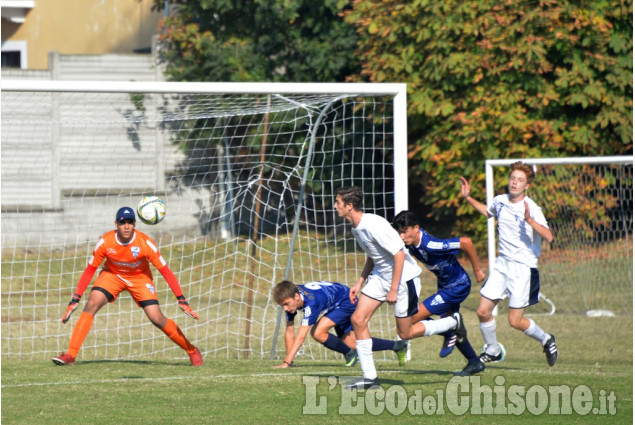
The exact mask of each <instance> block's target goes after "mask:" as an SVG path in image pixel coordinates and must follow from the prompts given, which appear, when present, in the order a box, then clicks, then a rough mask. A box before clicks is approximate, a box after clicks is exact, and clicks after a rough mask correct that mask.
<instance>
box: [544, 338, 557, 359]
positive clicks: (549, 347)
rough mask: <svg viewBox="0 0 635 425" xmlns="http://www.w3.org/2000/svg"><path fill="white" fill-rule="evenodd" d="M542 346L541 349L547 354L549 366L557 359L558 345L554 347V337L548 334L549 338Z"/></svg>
mask: <svg viewBox="0 0 635 425" xmlns="http://www.w3.org/2000/svg"><path fill="white" fill-rule="evenodd" d="M543 347H544V348H543V351H544V352H545V355H546V356H547V363H549V366H553V365H555V364H556V361H558V347H556V337H555V336H553V335H551V334H549V339H548V340H547V342H545V345H543Z"/></svg>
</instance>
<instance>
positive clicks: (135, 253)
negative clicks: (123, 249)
mask: <svg viewBox="0 0 635 425" xmlns="http://www.w3.org/2000/svg"><path fill="white" fill-rule="evenodd" d="M130 251H132V256H133V257H134V258H135V259H136V258H137V257H138V256H139V253H140V252H141V248H139V247H138V246H133V247H131V248H130Z"/></svg>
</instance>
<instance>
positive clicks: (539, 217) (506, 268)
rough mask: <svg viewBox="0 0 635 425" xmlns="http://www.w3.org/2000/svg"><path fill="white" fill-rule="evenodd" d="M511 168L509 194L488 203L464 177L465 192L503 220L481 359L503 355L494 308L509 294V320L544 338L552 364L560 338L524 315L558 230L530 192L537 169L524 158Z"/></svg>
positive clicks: (485, 292) (485, 298)
mask: <svg viewBox="0 0 635 425" xmlns="http://www.w3.org/2000/svg"><path fill="white" fill-rule="evenodd" d="M510 168H511V172H510V174H509V185H508V193H507V194H505V195H498V196H496V197H495V198H494V202H493V203H492V204H491V205H489V206H486V205H485V204H483V203H481V202H479V201H477V200H475V199H474V198H472V197H471V196H470V184H469V182H468V181H467V180H466V179H465V178H463V177H461V193H462V195H463V197H464V198H465V199H466V200H467V201H468V202H469V203H470V205H472V207H474V208H475V209H476V210H477V211H478V212H479V213H481V214H483V215H484V216H485V217H487V218H490V217H496V219H497V222H498V241H499V242H498V243H499V246H498V257H497V258H496V263H495V266H494V270H493V271H492V273H491V275H490V277H489V279H487V282H485V284H484V285H483V287H482V288H481V301H480V304H479V307H478V310H477V312H476V313H477V315H478V319H479V322H480V328H481V333H482V334H483V339H484V340H485V344H486V348H485V351H484V352H483V354H481V356H480V359H481V361H482V362H483V363H487V362H495V361H501V360H502V353H501V350H500V349H499V347H498V341H497V339H496V321H495V319H494V316H493V315H492V312H493V311H494V308H495V307H496V305H497V304H498V302H499V301H500V300H501V299H503V298H505V297H507V296H509V323H510V325H511V326H512V327H513V328H515V329H518V330H520V331H522V332H524V333H525V334H526V335H527V336H530V337H532V338H534V339H536V340H538V341H540V343H541V344H542V346H543V351H544V352H545V355H546V356H547V362H548V363H549V366H553V365H554V364H555V363H556V361H557V360H558V348H557V347H556V338H555V337H554V336H553V335H551V334H548V333H546V332H545V331H543V330H542V329H541V328H540V327H539V326H538V325H537V324H536V322H534V321H533V320H532V319H529V318H527V317H525V315H524V313H525V308H526V307H528V306H530V305H532V304H536V303H537V302H538V294H539V292H540V276H539V274H538V257H539V256H540V248H541V244H542V240H543V239H545V240H546V241H547V242H551V241H553V234H552V233H551V230H549V227H548V224H547V220H546V219H545V216H544V215H543V213H542V210H541V209H540V207H539V206H538V205H536V203H535V202H534V201H533V200H531V199H530V198H529V197H528V196H526V195H525V191H526V190H527V188H528V187H529V185H530V184H531V183H532V181H533V180H534V176H535V174H534V170H533V169H532V168H531V167H530V166H529V165H527V164H523V163H522V162H521V161H518V162H515V163H513V164H512V165H511V166H510Z"/></svg>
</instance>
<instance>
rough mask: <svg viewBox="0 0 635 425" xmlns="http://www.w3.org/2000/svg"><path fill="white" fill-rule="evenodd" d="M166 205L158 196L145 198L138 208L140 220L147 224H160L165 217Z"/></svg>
mask: <svg viewBox="0 0 635 425" xmlns="http://www.w3.org/2000/svg"><path fill="white" fill-rule="evenodd" d="M165 212H166V208H165V203H164V202H163V201H162V200H161V199H159V198H158V197H156V196H146V197H144V198H143V199H142V200H141V201H140V202H139V205H138V206H137V215H138V216H139V220H141V221H142V222H144V223H145V224H158V223H160V222H161V220H163V218H164V217H165Z"/></svg>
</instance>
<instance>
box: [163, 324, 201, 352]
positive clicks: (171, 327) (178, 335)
mask: <svg viewBox="0 0 635 425" xmlns="http://www.w3.org/2000/svg"><path fill="white" fill-rule="evenodd" d="M161 330H162V331H163V333H164V334H166V335H167V336H168V338H170V339H171V340H172V341H174V343H175V344H176V345H178V346H179V347H181V348H182V349H184V350H185V351H187V352H188V353H192V352H194V351H195V350H196V347H195V346H193V345H192V344H191V343H190V341H188V339H187V338H186V337H185V335H183V332H181V329H179V327H178V326H177V325H176V323H175V322H174V320H172V319H168V321H167V323H166V324H165V326H164V327H163V329H161Z"/></svg>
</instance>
